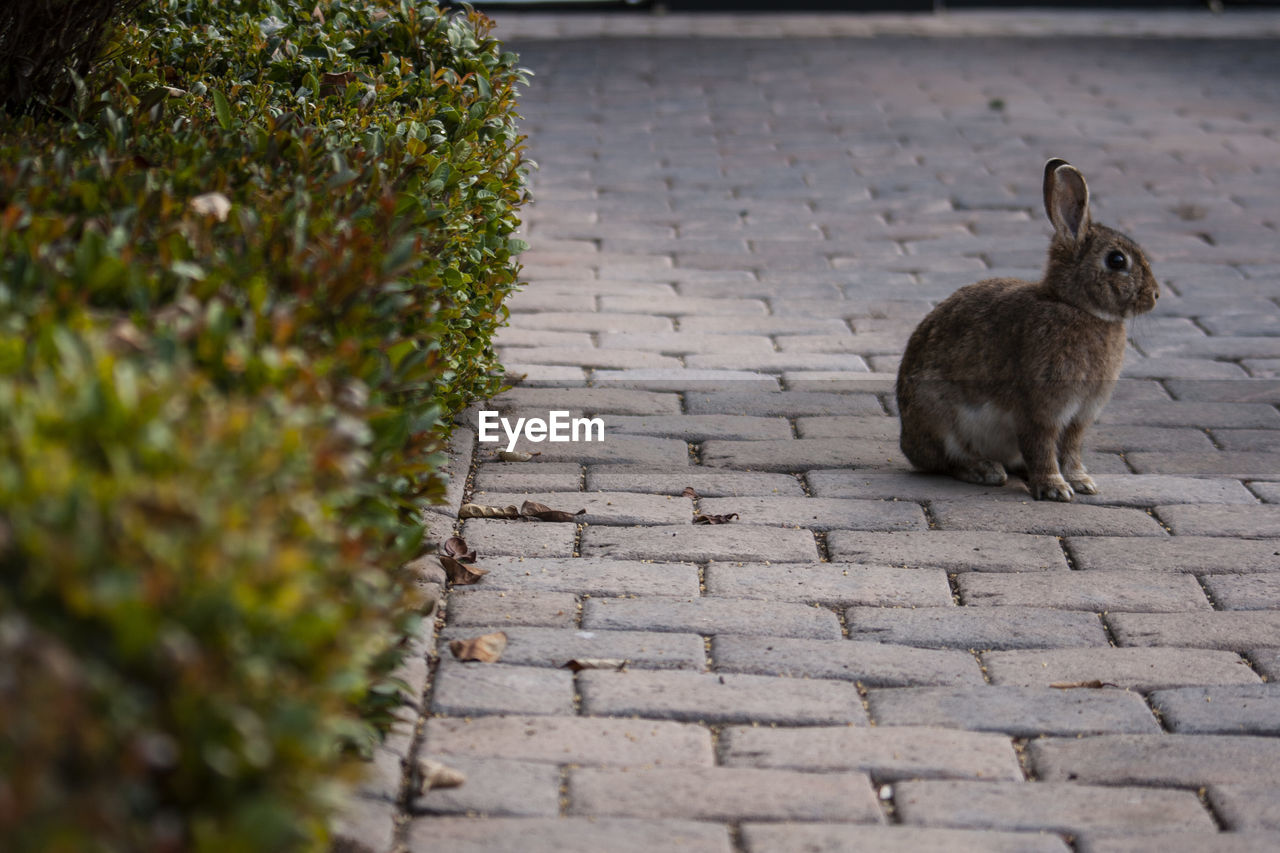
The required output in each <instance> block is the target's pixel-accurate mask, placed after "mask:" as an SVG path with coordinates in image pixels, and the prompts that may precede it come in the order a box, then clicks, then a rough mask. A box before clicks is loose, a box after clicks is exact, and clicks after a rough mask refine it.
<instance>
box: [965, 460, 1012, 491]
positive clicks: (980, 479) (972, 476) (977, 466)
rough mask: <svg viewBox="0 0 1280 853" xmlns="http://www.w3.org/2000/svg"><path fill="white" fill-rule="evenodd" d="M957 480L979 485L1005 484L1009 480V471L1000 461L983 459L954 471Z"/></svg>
mask: <svg viewBox="0 0 1280 853" xmlns="http://www.w3.org/2000/svg"><path fill="white" fill-rule="evenodd" d="M952 473H953V474H954V475H955V478H956V479H957V480H964V481H965V482H966V483H976V484H977V485H979V486H1003V485H1004V484H1005V483H1006V482H1008V480H1009V475H1008V473H1006V472H1005V470H1004V466H1003V465H1001V464H1000V463H999V462H993V461H991V460H989V459H982V460H978V461H975V462H972V463H969V464H968V465H965V466H964V467H960V468H956V469H955V471H953V472H952Z"/></svg>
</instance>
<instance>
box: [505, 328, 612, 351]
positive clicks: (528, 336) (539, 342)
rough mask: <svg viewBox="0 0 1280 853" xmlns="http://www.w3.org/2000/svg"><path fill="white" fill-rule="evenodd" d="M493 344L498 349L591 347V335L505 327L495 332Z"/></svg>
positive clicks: (587, 333) (588, 333)
mask: <svg viewBox="0 0 1280 853" xmlns="http://www.w3.org/2000/svg"><path fill="white" fill-rule="evenodd" d="M493 344H494V346H498V347H589V346H591V333H590V332H548V331H544V330H541V329H518V328H515V327H514V326H503V327H502V328H501V329H498V330H497V331H496V332H494V335H493Z"/></svg>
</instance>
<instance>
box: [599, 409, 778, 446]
mask: <svg viewBox="0 0 1280 853" xmlns="http://www.w3.org/2000/svg"><path fill="white" fill-rule="evenodd" d="M605 432H606V434H610V433H621V434H635V435H656V436H662V437H665V438H678V439H680V440H681V441H706V440H708V439H717V438H723V439H743V440H762V439H789V438H791V424H789V423H788V422H787V421H786V420H785V419H784V418H755V417H748V416H746V415H654V416H651V417H644V416H638V415H614V416H611V417H608V418H605Z"/></svg>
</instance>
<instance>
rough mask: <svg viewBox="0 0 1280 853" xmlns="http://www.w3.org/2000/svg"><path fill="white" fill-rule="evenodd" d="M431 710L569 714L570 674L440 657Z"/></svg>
mask: <svg viewBox="0 0 1280 853" xmlns="http://www.w3.org/2000/svg"><path fill="white" fill-rule="evenodd" d="M431 710H432V711H434V712H435V713H437V714H454V715H458V716H465V715H475V714H560V715H564V714H572V713H573V675H572V674H571V673H570V672H569V671H568V670H563V669H546V668H543V667H530V666H511V665H508V664H501V663H471V664H465V663H458V662H457V661H453V660H449V659H448V658H443V659H442V660H441V662H440V668H439V670H437V671H436V679H435V687H434V690H433V691H432V696H431Z"/></svg>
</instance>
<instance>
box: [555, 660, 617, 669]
mask: <svg viewBox="0 0 1280 853" xmlns="http://www.w3.org/2000/svg"><path fill="white" fill-rule="evenodd" d="M626 665H627V661H626V659H624V658H574V659H573V660H570V661H565V664H564V666H562V667H560V668H561V669H571V670H573V671H574V672H582V670H584V669H612V670H621V669H622V668H623V667H625V666H626Z"/></svg>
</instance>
